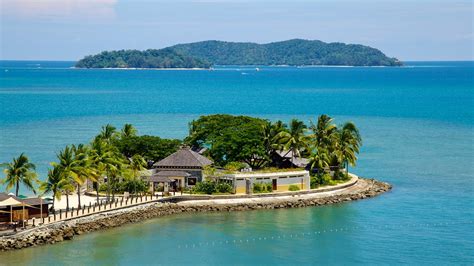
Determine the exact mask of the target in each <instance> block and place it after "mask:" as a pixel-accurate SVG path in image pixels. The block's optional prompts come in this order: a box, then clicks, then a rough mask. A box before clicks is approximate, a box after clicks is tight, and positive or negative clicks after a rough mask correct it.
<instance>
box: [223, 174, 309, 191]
mask: <svg viewBox="0 0 474 266" xmlns="http://www.w3.org/2000/svg"><path fill="white" fill-rule="evenodd" d="M220 179H221V180H228V181H231V182H232V184H233V186H234V191H235V193H236V194H252V191H253V187H254V184H255V183H262V184H272V189H273V191H274V192H284V191H289V188H290V186H292V185H293V186H297V187H298V189H299V190H309V189H310V176H309V172H308V171H306V170H299V171H291V172H290V171H287V172H272V173H265V172H258V171H256V172H242V173H236V174H228V175H225V176H224V177H221V178H220Z"/></svg>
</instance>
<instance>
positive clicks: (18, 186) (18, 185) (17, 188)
mask: <svg viewBox="0 0 474 266" xmlns="http://www.w3.org/2000/svg"><path fill="white" fill-rule="evenodd" d="M19 189H20V180H17V181H16V193H15V196H17V197H18V190H19Z"/></svg>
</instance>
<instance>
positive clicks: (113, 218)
mask: <svg viewBox="0 0 474 266" xmlns="http://www.w3.org/2000/svg"><path fill="white" fill-rule="evenodd" d="M391 188H392V186H391V185H390V184H387V183H384V182H380V181H377V180H373V179H362V178H361V179H359V182H358V184H356V185H354V186H353V187H350V188H346V189H343V190H341V191H335V192H328V195H323V196H321V195H318V196H314V197H312V196H311V195H310V194H306V195H304V197H303V196H286V197H283V198H281V199H279V198H278V197H275V198H273V199H271V200H269V199H266V200H258V199H257V200H256V199H252V202H235V203H232V202H226V203H216V202H212V201H206V200H199V201H194V202H183V203H168V202H167V203H148V204H144V205H140V206H136V207H132V208H128V209H121V210H115V211H110V212H107V213H101V214H96V215H92V216H89V217H84V218H78V219H74V220H70V221H64V222H59V223H55V224H49V225H46V226H40V227H37V228H33V229H29V230H27V231H24V232H20V233H18V234H16V235H13V236H5V237H1V238H0V251H8V250H14V249H22V248H27V247H32V246H38V245H44V244H54V243H57V242H61V241H64V240H71V239H73V238H74V236H76V235H81V234H84V233H87V232H93V231H98V230H103V229H106V228H112V227H117V226H121V225H124V224H129V223H136V222H141V221H143V220H145V219H150V218H155V217H160V216H165V215H172V214H177V213H186V212H211V211H226V212H230V211H246V210H261V209H282V208H301V207H309V206H322V205H328V204H335V203H341V202H347V201H352V200H359V199H365V198H371V197H374V196H377V195H379V194H381V193H384V192H386V191H389V190H390V189H391ZM315 195H316V194H315Z"/></svg>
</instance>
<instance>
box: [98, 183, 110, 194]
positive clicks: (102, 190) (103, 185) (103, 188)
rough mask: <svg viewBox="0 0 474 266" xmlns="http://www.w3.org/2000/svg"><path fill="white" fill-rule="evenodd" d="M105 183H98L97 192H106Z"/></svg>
mask: <svg viewBox="0 0 474 266" xmlns="http://www.w3.org/2000/svg"><path fill="white" fill-rule="evenodd" d="M107 189H108V187H107V184H100V185H99V192H107Z"/></svg>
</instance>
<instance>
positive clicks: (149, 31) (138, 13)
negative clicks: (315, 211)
mask: <svg viewBox="0 0 474 266" xmlns="http://www.w3.org/2000/svg"><path fill="white" fill-rule="evenodd" d="M0 3H1V5H0V15H1V19H0V32H1V35H0V46H1V47H0V59H2V60H78V59H80V58H82V57H83V56H85V55H89V54H95V53H98V52H101V51H104V50H117V49H140V50H143V49H149V48H163V47H166V46H170V45H173V44H177V43H187V42H195V41H203V40H224V41H245V42H257V43H267V42H273V41H281V40H287V39H292V38H302V39H316V40H322V41H325V42H345V43H358V44H364V45H368V46H371V47H375V48H378V49H380V50H381V51H382V52H384V53H385V54H386V55H388V56H390V57H397V58H398V59H400V60H404V61H410V60H413V61H414V60H421V61H422V60H474V57H473V43H474V42H473V39H474V37H473V24H474V19H473V13H474V7H473V1H470V0H468V1H457V0H451V1H436V0H433V1H429V0H419V1H408V0H405V1H404V0H399V1H393V0H385V1H383V0H379V1H375V0H370V1H369V0H359V1H355V0H353V1H350V0H345V1H337V0H332V1H330V0H321V1H318V0H312V1H311V0H307V1H303V0H294V1H265V0H254V1H250V0H246V1H245V0H187V1H186V0H174V1H164V0H163V1H161V0H156V1H152V0H0Z"/></svg>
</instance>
